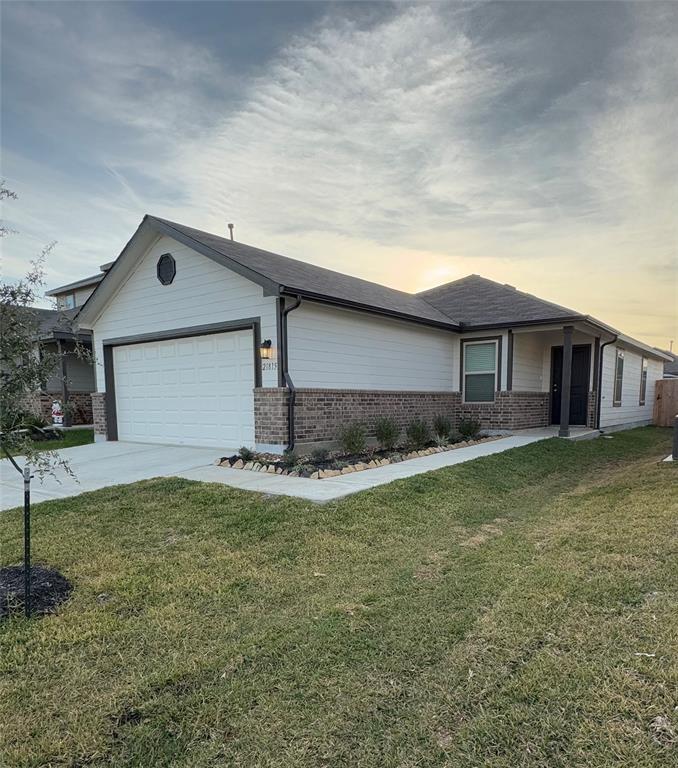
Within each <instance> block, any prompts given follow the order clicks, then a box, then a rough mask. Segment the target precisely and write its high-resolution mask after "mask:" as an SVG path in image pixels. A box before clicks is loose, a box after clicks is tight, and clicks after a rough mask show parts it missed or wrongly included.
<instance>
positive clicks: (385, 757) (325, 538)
mask: <svg viewBox="0 0 678 768" xmlns="http://www.w3.org/2000/svg"><path fill="white" fill-rule="evenodd" d="M669 444H670V432H669V430H658V429H652V428H645V429H639V430H634V431H633V432H627V433H619V434H616V435H615V436H614V437H613V438H611V439H599V440H595V441H587V442H580V443H569V442H565V441H558V440H550V441H548V442H542V443H536V444H533V445H530V446H527V447H525V448H521V449H517V450H514V451H510V452H507V453H503V454H499V455H496V456H490V457H487V458H483V459H480V460H477V461H475V462H471V463H468V464H461V465H458V466H455V467H449V468H447V469H443V470H439V471H437V472H433V473H429V474H427V475H420V476H417V477H413V478H410V479H408V480H403V481H399V482H397V483H393V484H391V485H388V486H382V487H380V488H377V489H374V490H373V491H369V492H366V493H361V494H358V495H355V496H351V497H348V498H347V499H345V500H342V501H339V502H335V503H332V504H327V505H323V506H318V505H313V504H310V503H308V502H304V501H298V500H292V499H285V498H281V497H270V496H262V495H258V494H253V493H247V492H242V491H237V490H231V489H228V488H225V487H223V486H217V485H204V484H200V483H193V482H189V481H185V480H177V479H162V480H152V481H146V482H143V483H137V484H135V485H129V486H124V487H123V486H120V487H116V488H110V489H106V490H103V491H97V492H95V493H89V494H85V495H83V496H80V497H77V498H74V499H66V500H63V501H54V502H48V503H44V504H41V505H39V506H37V507H36V508H35V510H34V515H35V518H34V519H35V526H34V531H35V539H34V552H35V555H36V557H37V558H38V559H39V560H41V561H43V562H45V563H49V564H50V565H55V566H58V567H59V568H60V569H61V570H62V571H63V573H64V574H65V575H66V576H67V577H68V579H69V580H70V581H71V582H72V583H73V584H74V587H75V591H74V593H73V597H72V599H71V600H70V602H69V603H67V604H66V605H65V606H63V607H62V609H61V611H60V613H59V615H56V616H52V617H48V618H46V619H42V620H34V621H31V622H30V623H26V622H25V620H24V619H23V618H22V617H20V616H18V617H16V618H13V619H11V620H10V621H6V622H4V623H3V624H0V724H1V726H0V765H3V766H4V765H8V766H26V767H27V766H73V767H74V766H85V765H87V766H116V768H123V767H124V766H129V767H130V768H131V767H132V766H135V767H137V766H144V768H146V767H148V768H151V767H153V768H157V767H158V766H173V767H174V766H176V767H180V768H188V767H189V766H190V767H191V768H207V766H242V767H243V768H252V767H255V766H285V767H287V766H304V767H308V768H311V767H312V768H319V767H321V766H324V767H327V768H329V767H330V766H332V767H334V766H347V767H350V768H365V767H367V766H369V767H370V768H372V767H373V768H384V767H390V766H394V767H395V766H398V767H399V768H415V766H416V767H417V768H419V767H420V766H448V767H449V768H467V767H468V768H472V767H476V766H477V767H478V768H518V767H519V766H520V768H528V767H529V768H571V767H572V766H586V767H587V768H598V767H600V766H620V767H621V766H625V767H629V768H630V766H634V768H650V766H656V767H657V768H659V767H660V766H661V767H662V768H664V767H665V766H668V765H669V764H674V765H675V764H676V763H675V761H676V750H677V749H678V744H676V738H677V737H676V733H677V732H678V712H677V711H676V709H675V707H676V703H677V702H676V698H675V693H676V690H677V688H676V686H677V685H678V661H677V657H676V651H677V650H678V649H677V648H676V638H678V611H677V610H676V607H677V606H676V592H677V589H678V587H677V585H678V556H677V554H678V553H677V552H676V549H677V547H676V541H677V534H678V531H677V530H676V519H677V516H676V515H677V513H678V474H677V473H676V466H675V465H672V466H669V465H666V464H664V465H660V464H659V463H658V459H660V458H663V457H664V456H665V455H666V454H667V453H668V452H669ZM0 542H2V549H1V555H0V565H6V564H9V563H13V562H18V561H19V559H20V552H21V539H20V514H19V511H18V510H16V511H13V512H11V513H5V514H4V515H2V516H1V518H0Z"/></svg>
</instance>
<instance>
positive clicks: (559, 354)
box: [506, 323, 615, 439]
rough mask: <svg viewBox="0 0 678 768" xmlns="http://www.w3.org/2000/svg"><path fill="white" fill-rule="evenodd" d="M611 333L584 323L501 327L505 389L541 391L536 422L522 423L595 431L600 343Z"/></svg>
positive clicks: (555, 430) (552, 430)
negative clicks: (542, 403) (541, 402)
mask: <svg viewBox="0 0 678 768" xmlns="http://www.w3.org/2000/svg"><path fill="white" fill-rule="evenodd" d="M614 338H615V336H614V334H612V333H610V334H609V335H607V336H605V337H601V332H600V330H599V329H598V328H595V327H593V326H589V325H588V324H587V323H578V324H572V325H564V326H560V327H557V326H549V327H534V326H533V327H524V328H522V327H516V328H511V329H509V330H508V331H507V333H506V344H507V355H506V391H507V392H511V393H513V394H514V395H515V394H516V393H532V394H535V393H541V395H542V396H543V397H545V411H546V412H545V413H544V411H542V412H541V414H540V418H541V419H542V421H541V423H536V421H535V423H533V424H530V425H525V427H526V428H528V429H534V428H537V429H539V430H547V431H548V432H549V434H557V435H558V436H559V437H566V438H570V437H571V438H573V439H583V438H585V437H593V436H595V435H596V434H597V427H598V423H599V410H600V403H599V390H600V384H599V381H600V369H601V366H600V356H601V347H602V346H604V345H605V344H606V343H609V342H611V341H612V340H613V339H614ZM520 426H522V425H520ZM524 433H525V430H521V431H520V432H517V434H524Z"/></svg>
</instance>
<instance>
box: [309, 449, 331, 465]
mask: <svg viewBox="0 0 678 768" xmlns="http://www.w3.org/2000/svg"><path fill="white" fill-rule="evenodd" d="M329 457H330V452H329V451H328V450H327V448H315V449H314V450H312V451H311V461H312V462H313V463H314V464H322V463H323V461H327V459H328V458H329Z"/></svg>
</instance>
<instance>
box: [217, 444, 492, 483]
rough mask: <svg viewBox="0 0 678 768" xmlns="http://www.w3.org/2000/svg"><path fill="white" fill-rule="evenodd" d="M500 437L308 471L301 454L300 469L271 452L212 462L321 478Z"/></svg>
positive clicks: (385, 464)
mask: <svg viewBox="0 0 678 768" xmlns="http://www.w3.org/2000/svg"><path fill="white" fill-rule="evenodd" d="M502 437H505V435H490V436H488V437H481V438H478V439H477V440H462V441H461V442H459V443H450V444H448V445H436V446H432V447H430V448H422V449H421V450H418V451H407V452H405V453H398V452H394V453H392V454H391V455H390V456H387V457H386V456H375V457H373V458H371V459H370V458H368V457H367V456H365V457H364V459H362V460H361V461H354V462H349V463H347V464H346V465H345V466H344V467H342V468H341V469H329V468H327V469H321V468H317V467H314V468H313V469H312V471H309V468H310V467H312V466H313V465H311V464H310V462H303V457H302V458H300V460H299V463H301V464H304V465H305V468H304V469H303V470H300V469H298V468H295V467H292V468H289V469H288V468H285V467H283V466H281V462H280V457H279V456H276V455H274V454H257V456H256V458H255V459H253V460H252V461H245V460H244V459H242V458H240V456H222V457H221V458H219V459H217V460H216V461H215V462H214V463H215V464H216V465H217V466H219V467H225V468H227V469H246V470H248V471H250V472H263V473H265V474H269V475H286V476H287V477H305V478H308V479H310V480H324V479H325V478H326V477H339V476H340V475H349V474H351V473H353V472H364V471H365V470H368V469H378V468H379V467H386V466H388V465H389V464H400V463H402V462H403V461H410V460H411V459H419V458H421V457H423V456H433V455H434V454H436V453H447V452H448V451H455V450H457V449H458V448H468V447H470V446H472V445H479V444H481V443H489V442H492V441H493V440H500V439H501V438H502ZM336 461H338V462H341V461H343V460H342V459H341V458H337V459H336Z"/></svg>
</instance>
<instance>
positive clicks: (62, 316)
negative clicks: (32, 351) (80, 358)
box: [19, 307, 89, 339]
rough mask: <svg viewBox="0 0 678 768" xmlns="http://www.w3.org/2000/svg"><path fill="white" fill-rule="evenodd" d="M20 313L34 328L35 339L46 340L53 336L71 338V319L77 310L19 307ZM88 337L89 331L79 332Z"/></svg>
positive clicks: (72, 333)
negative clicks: (58, 335)
mask: <svg viewBox="0 0 678 768" xmlns="http://www.w3.org/2000/svg"><path fill="white" fill-rule="evenodd" d="M19 309H20V312H21V313H22V314H23V316H24V317H25V321H24V322H26V323H30V324H31V326H34V327H35V333H36V337H37V338H39V339H48V338H51V337H52V336H54V334H60V335H62V336H63V335H66V336H72V335H74V330H73V318H74V317H75V315H76V314H77V311H78V310H77V309H66V310H58V309H42V308H41V307H21V308H19ZM83 334H85V335H89V331H79V335H83Z"/></svg>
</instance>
